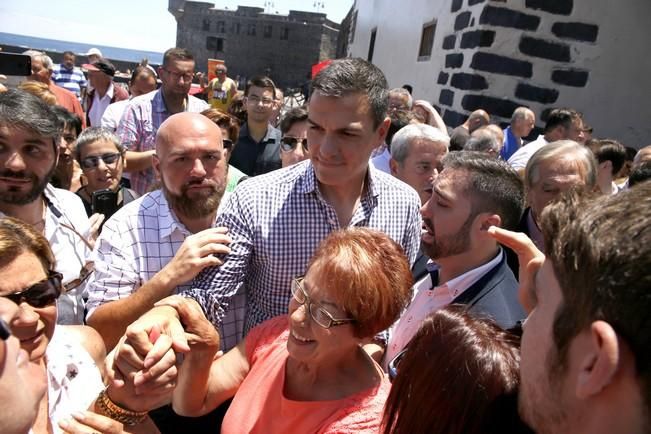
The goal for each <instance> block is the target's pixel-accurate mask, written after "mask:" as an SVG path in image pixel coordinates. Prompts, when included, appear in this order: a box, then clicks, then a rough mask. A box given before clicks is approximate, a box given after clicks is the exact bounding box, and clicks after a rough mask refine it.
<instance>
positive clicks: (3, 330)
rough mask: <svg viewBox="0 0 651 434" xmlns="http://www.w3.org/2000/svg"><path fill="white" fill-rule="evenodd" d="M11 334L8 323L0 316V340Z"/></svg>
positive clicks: (7, 337)
mask: <svg viewBox="0 0 651 434" xmlns="http://www.w3.org/2000/svg"><path fill="white" fill-rule="evenodd" d="M9 336H11V329H10V328H9V324H7V322H6V321H5V320H3V319H2V318H0V340H3V341H6V340H7V339H9Z"/></svg>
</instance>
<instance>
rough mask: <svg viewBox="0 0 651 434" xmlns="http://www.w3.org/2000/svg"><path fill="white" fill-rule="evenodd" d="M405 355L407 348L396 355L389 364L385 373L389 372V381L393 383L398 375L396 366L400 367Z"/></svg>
mask: <svg viewBox="0 0 651 434" xmlns="http://www.w3.org/2000/svg"><path fill="white" fill-rule="evenodd" d="M405 354H407V348H405V349H403V350H402V351H400V352H399V353H398V354H396V356H395V357H394V358H393V359H391V361H390V362H389V365H388V366H387V368H388V369H387V371H388V372H389V381H393V380H394V379H395V378H396V376H397V375H398V365H400V362H402V359H403V358H404V357H405Z"/></svg>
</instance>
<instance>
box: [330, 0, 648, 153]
mask: <svg viewBox="0 0 651 434" xmlns="http://www.w3.org/2000/svg"><path fill="white" fill-rule="evenodd" d="M649 17H651V1H649V0H627V1H626V2H615V1H611V0H589V1H588V0H583V1H579V0H436V1H434V0H410V2H409V7H400V6H397V4H396V2H394V1H389V0H356V1H355V4H354V5H353V7H352V10H351V12H350V13H349V18H350V21H349V22H347V23H346V27H347V28H346V29H343V28H342V34H344V33H348V38H347V41H343V42H341V41H340V46H345V45H346V44H347V46H345V47H344V48H343V49H344V50H345V51H346V54H347V55H349V56H356V57H363V58H367V59H369V58H370V59H372V61H373V63H375V64H376V65H378V66H379V67H380V68H382V70H383V71H384V72H385V74H386V75H387V78H388V79H389V82H390V85H391V86H392V87H393V86H395V87H398V86H402V85H403V84H405V83H408V84H411V85H412V86H413V87H414V96H415V97H416V98H419V99H426V100H429V101H431V102H432V103H434V104H435V105H437V106H438V107H439V108H440V109H441V112H442V115H443V118H444V119H445V121H446V123H448V124H449V125H453V126H455V125H458V124H459V123H461V122H462V121H463V120H464V119H465V118H466V116H467V114H468V113H469V112H471V111H472V110H475V109H477V108H485V109H486V110H487V111H488V112H489V113H490V114H491V115H493V116H494V117H495V120H496V121H499V122H507V121H508V120H509V118H510V116H511V113H512V112H513V110H514V109H515V108H516V107H517V106H520V105H525V106H529V107H531V108H532V109H533V110H534V111H535V112H536V113H537V114H538V117H539V118H540V116H541V115H543V117H544V113H545V111H546V110H549V109H550V108H553V107H574V108H576V109H578V110H580V111H582V112H583V113H584V115H585V119H586V121H587V122H588V124H590V125H591V126H593V127H594V131H595V136H596V137H613V138H616V139H619V140H621V141H622V142H623V143H624V144H626V145H627V146H634V147H640V146H645V145H648V144H651V122H649V119H651V104H649V103H648V98H649V96H650V95H651V81H649V80H648V76H649V74H650V73H651V57H650V56H648V55H646V54H644V53H647V52H648V49H647V44H648V41H650V40H651V27H649V26H648V25H647V23H646V21H647V19H648V18H649ZM340 49H342V48H340ZM542 125H544V122H543V121H541V120H540V119H538V126H542Z"/></svg>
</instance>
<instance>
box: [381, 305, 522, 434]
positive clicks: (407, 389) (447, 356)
mask: <svg viewBox="0 0 651 434" xmlns="http://www.w3.org/2000/svg"><path fill="white" fill-rule="evenodd" d="M389 378H392V382H393V384H392V387H391V393H390V394H389V399H388V400H387V403H386V409H385V413H384V419H383V420H382V433H383V434H411V433H429V434H439V433H440V434H480V433H481V434H492V433H494V434H498V433H499V434H502V433H510V434H516V433H522V434H525V433H531V431H530V430H529V429H528V428H527V427H526V426H525V425H524V424H523V423H522V422H521V421H520V418H519V416H518V397H517V396H518V386H519V384H520V344H519V338H518V336H517V335H516V334H513V333H509V332H506V331H504V330H502V329H501V328H500V327H499V326H498V325H497V324H496V323H495V322H494V321H493V320H489V319H485V318H480V317H477V316H474V315H473V314H472V313H469V312H468V311H467V307H466V306H461V305H450V306H448V307H446V308H445V309H442V310H439V311H436V312H435V313H433V314H431V315H430V316H429V317H427V318H426V319H425V320H424V321H423V324H422V325H421V327H420V329H419V331H418V333H416V335H415V336H414V338H413V339H412V340H411V342H410V343H409V345H408V347H407V348H406V349H405V350H403V351H402V352H401V353H399V354H398V355H397V356H396V357H395V358H394V359H393V360H392V361H391V362H389Z"/></svg>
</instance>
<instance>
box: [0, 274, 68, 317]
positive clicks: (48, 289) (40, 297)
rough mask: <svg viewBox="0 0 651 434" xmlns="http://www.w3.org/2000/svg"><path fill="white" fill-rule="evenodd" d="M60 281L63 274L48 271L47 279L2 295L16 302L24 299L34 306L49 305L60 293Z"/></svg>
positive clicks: (61, 288)
mask: <svg viewBox="0 0 651 434" xmlns="http://www.w3.org/2000/svg"><path fill="white" fill-rule="evenodd" d="M62 281H63V276H62V275H61V273H57V272H56V271H50V272H49V273H48V277H47V279H45V280H42V281H40V282H38V283H35V284H33V285H32V286H30V287H29V288H25V289H24V290H23V291H21V292H17V293H15V294H9V295H5V296H4V297H5V298H7V299H9V300H11V301H13V302H14V303H16V304H20V303H22V302H23V301H24V302H26V303H27V304H29V305H30V306H32V307H36V308H39V307H45V306H49V305H51V304H52V303H54V302H55V301H56V299H57V298H59V296H60V295H61V292H62V290H63V287H62V285H61V282H62Z"/></svg>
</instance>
